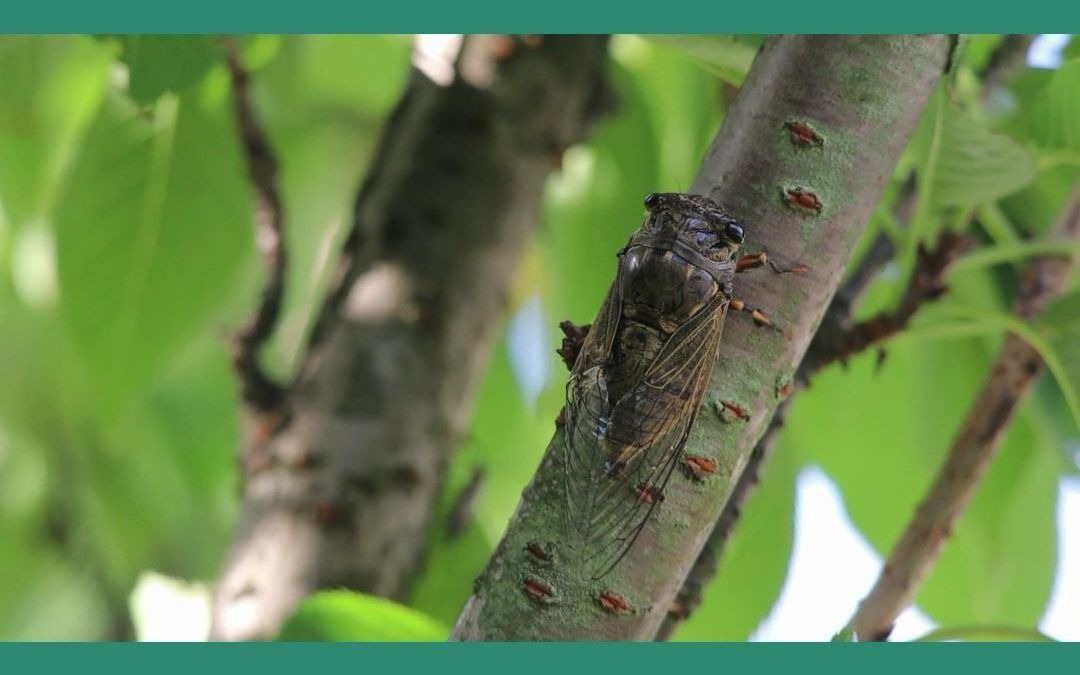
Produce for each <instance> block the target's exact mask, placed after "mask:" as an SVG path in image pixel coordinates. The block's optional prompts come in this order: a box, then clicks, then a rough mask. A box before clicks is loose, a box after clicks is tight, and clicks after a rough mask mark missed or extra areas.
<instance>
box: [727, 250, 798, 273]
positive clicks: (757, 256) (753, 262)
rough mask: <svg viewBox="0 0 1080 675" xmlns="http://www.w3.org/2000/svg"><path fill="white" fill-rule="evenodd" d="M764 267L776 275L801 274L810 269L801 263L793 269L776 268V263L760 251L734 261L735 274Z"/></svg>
mask: <svg viewBox="0 0 1080 675" xmlns="http://www.w3.org/2000/svg"><path fill="white" fill-rule="evenodd" d="M765 265H768V266H769V267H770V268H771V269H772V271H773V272H775V273H777V274H802V273H803V272H805V271H807V270H808V269H810V266H809V265H805V264H803V263H799V264H797V265H795V266H794V267H786V268H785V267H778V266H777V265H776V263H774V262H773V261H772V260H770V259H769V254H768V253H766V252H765V251H760V252H758V253H749V254H747V255H744V256H740V257H739V259H738V260H736V261H735V272H736V274H737V273H739V272H746V271H747V270H754V269H757V268H759V267H764V266H765Z"/></svg>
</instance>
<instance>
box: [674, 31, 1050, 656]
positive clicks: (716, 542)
mask: <svg viewBox="0 0 1080 675" xmlns="http://www.w3.org/2000/svg"><path fill="white" fill-rule="evenodd" d="M1034 38H1035V36H1034V35H1007V36H1005V37H1004V38H1003V39H1002V41H1001V43H1000V44H999V45H998V46H997V48H996V49H995V50H994V52H993V53H992V54H991V56H990V58H989V60H988V62H987V65H986V67H985V68H984V69H983V71H982V73H981V74H980V77H981V79H982V80H983V85H984V89H985V91H989V90H990V88H991V87H993V86H996V85H1000V84H1001V83H1002V82H1004V81H1006V80H1008V78H1009V77H1011V76H1012V75H1014V74H1015V73H1016V72H1017V71H1018V70H1019V69H1020V68H1022V67H1023V65H1024V63H1025V61H1024V59H1025V57H1026V55H1027V50H1028V48H1029V47H1030V46H1031V42H1032V41H1033V39H1034ZM916 197H917V191H916V183H915V174H914V173H912V174H911V175H909V176H908V178H907V180H906V181H905V182H904V184H903V186H902V187H901V190H900V193H899V195H898V196H897V198H896V200H895V202H894V203H893V206H892V212H893V218H894V219H895V220H896V222H897V223H900V224H901V225H906V224H907V223H908V222H909V221H910V220H911V217H912V215H913V213H914V210H915V203H916ZM969 244H970V242H969V241H968V240H966V239H954V240H953V241H952V242H951V243H947V242H942V241H939V242H938V245H937V247H936V251H937V252H936V254H935V255H933V256H932V258H934V257H938V258H940V257H941V256H948V261H945V260H942V262H946V264H947V262H951V260H952V258H954V257H955V256H956V255H958V254H959V253H961V252H962V250H961V249H962V248H966V247H967V246H968V245H969ZM952 246H956V247H957V249H956V250H952ZM895 253H896V247H895V245H894V244H893V241H892V239H891V238H890V236H889V234H887V233H886V232H879V233H878V234H877V236H876V237H875V238H874V241H873V242H872V243H871V244H870V246H869V248H868V249H867V251H866V253H865V254H863V256H862V258H861V259H860V260H859V263H858V264H857V265H856V267H855V269H854V270H853V271H852V273H851V274H850V275H849V276H848V278H847V280H845V281H844V283H843V284H842V285H841V286H840V289H839V290H837V292H836V295H834V296H833V298H832V301H831V302H830V303H829V309H828V310H827V311H826V312H825V316H824V318H822V320H821V325H820V326H819V327H818V330H817V333H815V335H814V339H813V340H812V341H811V343H810V347H809V348H808V349H807V351H806V355H805V356H804V357H803V360H802V362H801V363H800V364H799V369H798V371H797V373H796V375H795V379H794V383H793V385H792V391H791V397H792V398H788V399H786V400H785V401H784V402H783V403H782V404H781V405H780V407H779V408H777V411H776V413H775V414H774V415H773V418H772V420H771V421H770V422H769V428H768V429H767V430H766V432H765V434H764V435H763V436H762V437H761V440H760V441H759V442H758V444H757V445H756V446H754V450H753V452H752V453H751V454H750V458H749V460H748V461H747V463H746V468H745V469H744V470H743V473H742V475H740V476H739V481H738V483H736V485H735V488H734V489H733V490H732V492H731V496H730V497H729V499H728V501H727V503H726V504H725V505H724V510H723V512H722V513H721V514H720V518H719V519H718V520H717V522H716V526H715V528H714V529H713V532H712V534H711V535H710V536H709V541H708V542H707V543H706V545H705V547H704V548H703V549H702V551H701V555H700V556H699V557H698V560H697V561H696V562H695V563H694V566H693V568H692V569H691V571H690V574H689V575H688V576H687V578H686V581H685V582H684V584H683V587H682V588H681V589H680V590H679V593H678V595H677V596H676V598H675V602H674V603H673V604H672V606H671V609H670V611H669V613H668V616H667V618H666V619H665V620H664V623H663V625H662V626H661V628H660V630H659V631H658V632H657V636H656V639H657V640H667V639H669V638H670V637H671V635H672V634H673V633H674V632H675V629H676V628H677V627H678V626H679V624H680V623H681V622H682V621H685V620H686V619H687V618H689V617H690V615H691V614H693V612H695V611H696V610H697V608H698V607H699V606H700V604H701V600H702V594H703V593H704V590H705V587H706V586H707V585H708V584H709V582H711V581H712V579H713V578H714V577H715V576H716V572H717V568H718V565H719V561H720V559H721V557H722V556H723V552H724V548H725V547H726V545H727V542H728V540H729V539H730V537H731V535H732V534H733V533H734V530H735V526H736V525H737V524H738V521H739V519H740V517H741V515H742V511H743V507H744V505H745V503H746V500H747V499H748V497H749V496H750V494H751V492H753V489H754V487H756V486H757V484H758V483H759V482H760V481H761V475H762V471H763V469H764V466H765V465H766V464H767V463H768V461H769V459H770V457H771V456H772V449H773V445H774V443H775V441H776V438H777V437H778V436H779V431H780V429H781V428H783V425H784V420H785V418H786V417H787V411H788V408H789V406H790V405H791V402H792V400H793V397H794V396H795V395H796V394H798V393H799V392H801V391H802V390H803V389H804V388H805V387H806V386H807V385H808V384H809V381H810V377H811V376H812V375H813V374H814V373H816V372H818V371H820V370H821V369H823V368H825V367H827V366H829V365H830V364H832V363H835V362H836V361H841V362H843V361H844V360H845V359H846V358H849V357H850V356H853V355H854V353H855V351H858V350H861V349H865V348H868V347H871V346H875V345H877V344H880V340H883V339H885V338H887V337H889V336H890V335H892V334H894V333H896V332H898V331H899V330H901V329H903V328H904V327H905V326H906V325H907V323H908V321H910V319H911V317H912V316H913V314H914V311H915V310H916V309H917V308H918V306H919V305H920V304H921V302H923V301H924V300H927V299H933V297H936V296H937V295H940V293H935V294H933V295H932V296H931V295H929V294H927V293H925V292H923V291H920V289H919V283H918V279H919V278H920V276H923V277H924V278H925V277H926V276H927V275H929V278H928V279H927V281H926V282H924V283H923V284H922V285H923V287H924V288H926V289H932V288H933V287H934V286H935V285H937V286H940V287H941V289H942V290H943V289H944V279H945V272H946V271H947V269H946V268H945V267H942V268H940V269H939V270H937V272H933V271H932V270H929V269H927V268H926V266H925V265H920V266H917V267H916V269H915V272H914V274H913V275H912V278H911V279H910V280H909V284H908V288H907V290H906V292H905V294H904V298H905V300H904V301H902V303H901V306H900V308H899V309H898V311H896V312H893V313H892V314H891V316H890V315H888V314H882V315H879V316H878V317H877V321H875V320H871V322H870V323H869V324H867V323H864V324H863V325H862V326H861V327H860V325H853V320H852V314H853V311H854V308H855V307H856V306H857V305H858V302H859V299H860V298H861V296H862V294H863V293H864V292H865V291H866V289H867V288H868V287H869V285H870V283H871V282H872V281H873V280H874V279H875V278H876V277H877V275H878V274H879V273H880V272H881V271H882V270H883V269H884V268H885V266H886V265H887V264H888V263H889V262H890V261H891V260H892V259H893V256H894V255H895ZM923 257H924V256H920V258H919V261H918V262H922V261H923ZM934 279H936V282H935V281H933V280H934ZM905 305H906V306H907V309H906V310H905V309H904V307H905ZM883 319H884V321H883ZM882 329H887V330H882ZM875 332H876V333H877V334H878V336H879V340H877V341H874V340H867V339H866V338H868V337H871V334H873V333H875ZM860 333H861V334H862V337H861V338H859V337H858V336H859V334H860Z"/></svg>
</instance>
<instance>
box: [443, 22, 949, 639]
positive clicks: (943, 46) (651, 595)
mask: <svg viewBox="0 0 1080 675" xmlns="http://www.w3.org/2000/svg"><path fill="white" fill-rule="evenodd" d="M951 48H952V40H950V39H949V38H948V37H947V36H944V35H925V36H844V37H827V36H780V37H774V38H770V39H768V40H767V41H766V42H765V44H764V45H763V47H762V49H761V52H760V53H759V54H758V56H757V58H756V59H755V61H754V64H753V67H752V68H751V70H750V73H749V75H748V77H747V79H746V82H745V83H744V85H743V87H742V90H741V92H740V94H739V97H738V100H737V101H736V102H735V105H734V106H733V107H732V109H731V110H730V112H729V113H728V115H727V117H726V119H725V120H724V124H723V127H722V128H721V129H720V131H719V132H718V134H717V136H716V138H715V139H714V142H713V144H712V147H711V148H710V150H709V152H708V154H707V156H706V158H705V160H704V162H703V164H702V167H701V170H700V171H699V173H698V176H697V178H696V180H695V181H694V183H693V185H692V186H691V189H690V191H691V192H694V193H699V194H706V195H709V196H711V197H712V198H713V199H715V200H716V201H717V202H718V203H720V204H721V205H723V207H724V208H725V209H727V210H728V211H729V212H731V213H732V214H733V215H734V216H735V217H736V218H738V219H739V220H740V221H741V222H742V223H743V224H744V225H745V226H746V230H747V240H748V241H747V244H746V245H745V248H746V249H747V250H748V251H758V250H761V249H767V250H768V252H769V255H770V257H771V258H772V259H773V260H774V261H776V263H777V264H778V266H780V267H790V266H794V265H796V264H805V265H808V266H809V269H808V270H807V271H806V272H804V273H802V274H774V273H771V272H769V271H763V270H759V271H756V272H751V273H748V274H743V275H740V276H739V277H738V278H737V279H736V287H735V294H736V296H737V297H739V298H740V299H742V300H744V301H745V302H746V304H747V306H750V307H755V308H759V309H762V310H764V311H765V312H767V313H768V314H769V315H770V316H771V317H772V319H773V321H774V322H775V324H776V325H777V327H778V328H779V330H769V329H763V328H760V327H757V326H755V325H754V324H753V322H752V321H750V320H749V317H748V315H747V314H745V313H732V314H731V315H729V317H728V319H727V326H726V327H725V334H724V339H723V343H722V345H721V349H720V355H719V358H718V360H717V363H716V366H715V369H714V372H713V375H712V378H711V380H710V384H709V387H708V391H707V393H706V396H705V401H704V405H703V409H702V411H701V413H700V414H699V415H698V419H697V423H696V424H695V427H694V429H693V432H692V435H691V437H690V440H689V441H688V443H687V445H686V449H685V453H686V455H698V456H702V457H706V458H709V459H712V460H714V461H715V463H716V470H715V472H714V473H713V474H712V475H710V476H708V477H706V478H705V479H704V480H703V481H701V480H694V479H691V478H689V477H688V476H687V475H685V474H676V475H675V476H674V477H673V478H672V480H671V481H670V482H669V483H668V486H667V489H666V492H665V495H664V497H665V499H664V502H663V503H662V505H661V506H660V507H659V509H657V511H656V514H655V515H654V517H653V520H652V521H651V522H650V523H649V524H648V526H647V527H646V529H645V530H644V532H643V533H642V534H641V536H640V537H639V539H638V540H637V542H636V543H635V545H634V547H633V548H632V549H631V551H630V553H629V555H627V556H626V558H625V559H624V560H623V561H622V562H621V563H620V564H619V565H618V566H617V567H616V568H615V569H614V570H612V571H611V572H610V573H609V574H608V575H607V576H605V577H604V578H603V579H600V580H594V579H591V578H589V575H588V574H586V573H585V572H584V571H583V570H582V569H580V567H579V565H577V564H576V563H575V562H574V558H573V557H572V556H571V555H569V553H570V552H569V551H566V550H563V548H562V546H561V544H562V542H565V541H566V539H567V536H566V532H565V527H566V526H565V523H566V517H565V513H564V508H565V506H564V504H565V502H564V497H563V480H562V476H561V471H562V461H561V456H560V453H561V434H560V433H559V432H557V433H556V434H555V438H553V439H552V442H551V444H550V445H549V447H548V450H547V453H546V454H545V456H544V458H543V460H542V461H541V465H540V467H539V469H538V471H537V473H536V476H535V477H534V479H533V481H532V482H531V483H530V485H529V486H528V487H527V488H526V490H525V492H524V494H523V496H522V501H521V503H520V504H519V506H518V509H517V512H516V513H515V515H514V517H513V519H512V520H511V523H510V525H509V527H508V529H507V532H506V534H505V535H504V538H503V540H502V541H501V542H500V544H499V546H498V547H497V549H496V551H495V553H494V555H493V556H492V558H491V560H490V561H489V563H488V566H487V568H486V569H485V570H484V572H483V573H482V574H481V576H480V577H479V578H478V579H477V581H476V585H475V588H474V594H473V596H472V597H471V598H470V599H469V601H468V603H467V605H466V607H465V609H464V611H463V612H462V614H461V616H460V617H459V619H458V623H457V625H456V627H455V630H454V633H453V636H452V637H453V638H454V639H459V640H633V639H637V640H648V639H652V637H653V636H654V635H655V633H656V631H657V628H658V627H659V625H660V623H661V621H662V620H663V618H664V616H665V614H666V612H667V611H668V608H669V607H670V606H671V602H672V600H673V599H674V597H675V594H676V592H677V591H678V589H679V587H680V585H681V584H682V581H683V579H684V578H685V576H686V574H687V572H688V571H689V569H690V567H691V566H692V564H693V562H694V560H695V559H696V557H697V555H698V553H699V551H700V550H701V548H702V546H703V544H704V542H705V540H706V539H707V538H708V536H709V533H710V531H711V530H712V527H713V524H714V523H715V522H716V519H717V517H718V515H719V514H720V511H721V509H722V507H723V505H724V502H725V500H726V499H727V496H728V495H729V494H730V492H731V490H732V487H733V486H734V484H735V481H736V480H737V479H738V476H739V474H740V472H741V470H742V468H743V466H744V464H745V463H746V460H747V457H748V456H749V454H750V451H751V450H752V448H753V447H754V445H755V443H756V442H757V440H758V438H759V437H760V436H761V435H762V433H763V432H764V431H765V429H766V427H767V426H768V422H769V419H770V418H771V416H772V414H773V412H774V410H775V409H776V406H777V405H778V404H779V403H780V402H781V400H782V399H783V398H784V396H785V395H786V392H787V391H788V390H789V387H788V384H789V383H790V380H791V377H792V375H793V373H794V372H795V369H796V367H797V366H798V363H799V360H800V359H801V358H802V355H803V353H804V352H805V350H806V347H807V345H808V343H809V341H810V338H811V337H812V336H813V334H814V331H815V329H816V328H817V325H818V323H819V322H820V320H821V318H822V315H823V313H824V311H825V308H826V307H827V305H828V303H829V300H830V298H831V297H832V295H833V293H834V292H835V291H836V288H837V286H838V284H839V282H840V278H841V275H842V273H843V270H844V267H845V265H846V263H847V260H848V258H849V257H850V255H851V252H852V250H853V248H854V246H855V243H856V240H857V239H858V237H859V235H860V233H861V232H862V230H863V227H864V226H865V224H866V222H867V220H868V218H869V216H870V214H871V212H872V210H873V208H874V206H875V204H876V203H877V201H878V199H879V198H880V195H881V191H882V189H883V188H884V185H885V183H886V182H887V180H888V178H889V177H890V175H891V173H892V170H893V167H894V164H895V162H896V160H897V158H898V157H899V155H900V153H901V151H902V150H903V148H904V145H905V144H906V142H907V139H908V137H909V135H910V134H911V132H912V130H913V129H914V127H915V124H916V121H917V119H918V117H919V114H920V113H921V111H922V109H923V107H924V106H925V104H926V101H927V99H928V98H929V96H930V93H931V90H932V89H933V87H934V85H935V83H936V82H937V80H938V78H939V76H940V75H941V73H942V72H943V70H944V68H945V66H946V63H947V61H948V57H949V53H950V50H951ZM721 401H726V402H730V403H734V404H736V405H738V406H740V407H741V408H742V409H743V410H745V411H746V412H747V413H749V419H746V420H740V419H732V417H731V416H730V415H726V414H723V406H720V405H719V403H720V402H721ZM530 542H536V543H538V544H540V545H541V546H542V547H543V551H544V552H545V553H546V555H545V556H538V555H536V552H535V550H536V546H530ZM527 549H530V550H527ZM544 557H548V558H550V560H544V559H543V558H544ZM613 597H616V598H620V599H622V600H624V601H625V603H626V605H625V606H623V605H622V604H621V603H618V602H616V603H613V602H612V598H613ZM613 605H614V606H613Z"/></svg>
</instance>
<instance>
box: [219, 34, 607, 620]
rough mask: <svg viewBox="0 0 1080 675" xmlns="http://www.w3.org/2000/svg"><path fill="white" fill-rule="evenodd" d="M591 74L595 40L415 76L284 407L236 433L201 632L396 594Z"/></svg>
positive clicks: (479, 50) (599, 59)
mask: <svg viewBox="0 0 1080 675" xmlns="http://www.w3.org/2000/svg"><path fill="white" fill-rule="evenodd" d="M605 61H606V39H605V38H603V37H599V36H587V37H582V36H564V37H547V38H544V39H542V40H536V39H534V38H530V39H529V40H528V41H521V40H512V39H509V38H506V37H501V36H500V37H490V38H475V39H473V38H470V39H467V40H466V42H465V46H464V48H463V51H462V53H461V55H460V56H459V58H458V60H457V62H456V64H454V70H456V78H455V79H454V81H453V82H452V83H451V84H449V85H448V86H440V85H437V84H436V83H434V82H432V81H431V80H429V79H427V78H426V77H425V76H424V75H423V74H421V73H420V72H419V71H414V72H413V73H412V76H411V80H410V82H409V85H408V88H407V91H406V92H405V94H404V97H403V99H402V101H401V102H400V104H399V105H398V107H397V109H396V110H395V112H394V114H393V115H392V117H391V119H390V121H389V123H388V126H387V128H386V130H385V132H384V135H383V139H382V142H381V146H380V149H379V151H378V154H377V156H376V158H375V160H374V162H373V170H372V172H371V174H370V175H369V176H368V178H367V179H366V180H365V183H364V185H363V187H362V188H361V190H360V194H359V196H358V199H357V203H356V207H355V214H354V224H353V228H352V231H351V233H350V235H349V237H348V239H347V242H346V245H345V250H344V251H343V254H342V261H341V264H340V267H339V270H338V275H337V278H336V279H335V281H334V283H333V284H332V288H331V290H330V293H329V296H328V300H327V302H326V305H325V307H324V308H323V310H322V312H321V314H320V316H319V317H318V319H317V321H316V325H315V327H314V329H313V333H312V336H311V339H310V344H309V346H308V350H307V353H306V355H305V359H304V362H303V364H302V367H301V371H300V373H299V375H298V377H297V380H296V382H295V383H294V384H293V385H292V386H291V387H290V389H289V391H288V392H287V394H286V399H285V402H284V405H283V410H282V414H281V415H280V416H279V417H278V419H277V420H276V422H275V426H269V425H268V420H267V419H266V418H265V417H264V418H260V419H257V420H255V421H254V422H253V423H252V425H251V428H250V429H249V430H248V433H247V434H246V441H245V447H243V448H242V452H243V460H244V462H243V463H244V467H245V473H246V474H247V475H246V479H247V480H246V484H245V487H244V501H243V506H242V511H241V514H240V518H239V522H238V525H237V527H236V531H235V534H234V540H233V542H232V546H231V549H230V551H229V553H228V556H227V559H226V561H225V565H224V569H223V570H222V573H221V576H220V578H219V580H218V585H217V588H216V591H215V597H214V607H213V627H212V637H214V638H217V639H257V638H269V637H273V636H274V635H275V634H276V632H277V630H278V628H279V626H280V624H281V622H282V621H283V619H284V618H285V617H286V616H287V615H288V613H289V612H290V611H291V610H292V609H293V608H294V606H295V605H296V603H297V602H298V601H299V600H300V599H301V598H303V597H304V596H305V595H307V594H308V593H310V592H312V591H313V590H315V589H318V588H325V587H336V586H345V587H349V588H356V589H361V590H364V591H366V592H369V593H374V594H378V595H383V596H390V597H397V596H400V595H401V594H402V593H403V592H404V591H405V590H406V587H407V583H408V582H409V581H410V580H411V578H412V576H413V574H414V573H415V571H416V569H417V567H418V565H419V564H420V561H421V559H422V553H423V543H424V540H425V529H426V527H427V524H428V521H429V520H430V518H431V515H432V511H433V505H434V501H435V498H436V495H437V492H438V489H439V487H440V484H441V482H442V478H443V474H444V468H445V466H446V462H447V459H448V456H449V454H450V452H451V451H452V450H453V449H454V448H455V447H456V446H457V444H458V441H459V440H460V438H461V436H462V433H463V431H464V430H465V427H466V424H467V422H468V419H469V414H470V410H471V405H472V401H473V393H474V390H475V389H476V386H477V383H478V380H479V377H480V375H481V374H482V372H483V369H484V367H485V364H486V362H487V358H488V355H489V352H490V349H489V346H490V343H491V341H492V338H493V335H494V331H495V328H496V326H497V325H498V319H499V317H500V316H501V314H502V312H503V309H504V307H505V304H506V300H505V297H504V296H505V292H506V288H507V286H508V284H509V282H510V278H511V275H512V273H513V271H514V269H515V267H516V263H517V260H518V259H519V254H520V253H521V252H522V250H523V248H524V246H525V244H526V243H527V241H528V238H529V235H530V234H531V232H532V231H533V229H534V226H535V225H536V224H537V222H538V216H539V209H540V203H541V197H542V193H543V187H544V183H545V180H546V178H547V176H548V174H549V173H551V171H552V170H553V169H555V168H556V167H557V166H558V161H559V157H560V156H561V153H562V150H563V149H565V148H566V147H567V146H569V145H571V144H572V143H574V142H576V141H578V140H580V139H581V138H582V137H583V134H584V132H585V129H586V127H587V124H588V122H589V121H590V119H591V118H592V117H593V115H594V113H595V112H596V103H597V101H598V98H597V95H598V93H600V92H601V85H602V73H603V68H604V64H605Z"/></svg>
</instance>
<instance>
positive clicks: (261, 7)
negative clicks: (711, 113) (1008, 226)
mask: <svg viewBox="0 0 1080 675" xmlns="http://www.w3.org/2000/svg"><path fill="white" fill-rule="evenodd" d="M4 4H5V7H4V9H3V10H2V11H0V31H2V32H7V33H65V32H80V33H261V32H274V33H322V32H333V33H338V32H359V33H416V32H432V33H436V32H464V31H468V32H547V33H566V32H582V33H589V32H605V33H672V32H674V33H678V32H684V33H685V32H721V33H781V32H791V33H833V32H849V33H853V32H887V33H903V32H925V31H929V30H933V31H937V32H967V33H1003V32H1020V31H1023V32H1069V31H1068V29H1069V28H1072V29H1074V30H1075V29H1078V28H1080V3H1076V2H1068V1H1062V0H1054V1H1053V2H1048V1H1044V2H1012V3H1005V2H1002V1H1001V0H984V1H983V2H979V3H968V4H967V5H966V6H965V5H961V4H960V3H958V2H941V0H904V1H903V2H881V3H871V2H866V1H865V0H861V1H856V0H833V1H832V2H821V1H820V0H819V1H818V2H807V1H806V0H769V1H767V2H745V1H742V2H731V1H730V0H729V1H728V2H724V0H668V1H666V2H663V3H656V2H648V3H647V2H644V1H643V0H604V1H598V0H592V1H591V2H590V1H589V0H584V1H583V0H541V1H538V2H523V3H512V2H506V1H505V0H499V1H496V0H459V1H458V2H448V1H447V0H441V1H438V0H412V1H411V2H406V3H394V2H382V1H380V0H371V1H367V2H356V1H353V2H347V1H346V2H343V1H342V0H307V1H306V2H302V3H283V2H265V1H264V2H252V1H251V0H185V1H184V2H177V3H154V2H147V1H146V0H100V1H99V2H86V1H85V0H83V1H82V2H78V1H72V0H66V1H60V2H58V1H56V0H43V1H40V2H26V1H23V2H18V1H16V0H10V1H9V2H6V3H4Z"/></svg>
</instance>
